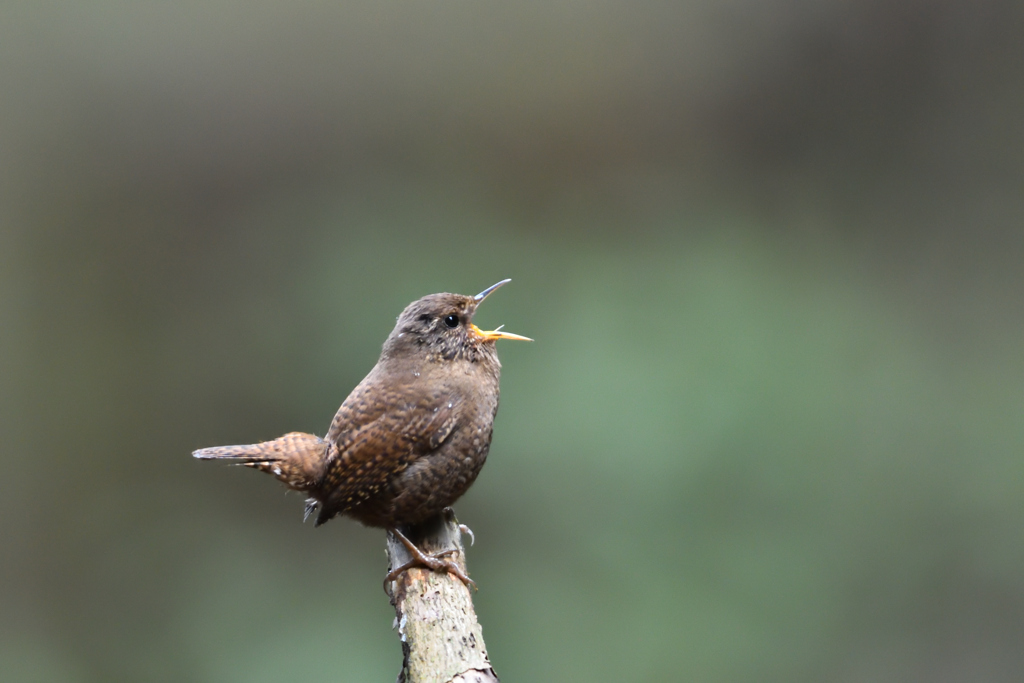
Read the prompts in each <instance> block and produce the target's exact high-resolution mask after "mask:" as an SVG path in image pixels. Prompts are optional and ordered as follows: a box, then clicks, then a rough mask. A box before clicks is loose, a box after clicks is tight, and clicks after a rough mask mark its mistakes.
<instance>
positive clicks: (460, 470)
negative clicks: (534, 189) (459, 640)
mask: <svg viewBox="0 0 1024 683" xmlns="http://www.w3.org/2000/svg"><path fill="white" fill-rule="evenodd" d="M507 282H509V280H502V281H501V282H499V283H497V284H495V285H492V286H490V287H488V288H487V289H485V290H484V291H482V292H480V293H479V294H477V295H476V296H463V295H461V294H431V295H429V296H425V297H423V298H422V299H420V300H419V301H414V302H413V303H411V304H409V305H408V306H407V307H406V309H405V310H404V311H402V314H401V315H400V316H398V323H397V324H396V325H395V329H394V330H392V332H391V334H390V335H388V338H387V340H386V341H385V342H384V349H383V351H382V352H381V354H380V359H379V360H378V361H377V364H376V365H375V366H374V367H373V370H371V371H370V374H368V375H367V376H366V378H365V379H363V381H362V382H360V383H359V385H358V386H357V387H356V388H355V389H353V390H352V393H351V394H349V396H348V398H346V399H345V402H344V403H342V404H341V408H339V409H338V413H337V414H336V415H335V416H334V420H333V421H332V422H331V427H330V429H329V430H328V432H327V436H326V437H324V438H322V439H321V438H320V437H318V436H315V435H313V434H304V433H301V432H291V433H290V434H285V435H284V436H282V437H279V438H277V439H274V440H273V441H266V442H264V443H258V444H252V445H247V446H219V447H216V448H204V449H202V450H198V451H195V452H194V453H193V454H192V455H194V456H195V457H196V458H200V459H202V460H216V459H227V460H234V461H236V462H237V464H242V465H246V466H247V467H253V468H255V469H258V470H260V471H262V472H267V473H268V474H273V475H274V476H275V477H277V478H278V479H279V480H281V481H282V482H284V484H285V485H286V486H287V487H288V488H291V489H295V490H296V491H301V492H303V493H304V494H306V495H307V496H309V498H308V499H307V500H306V517H307V518H308V517H309V515H310V514H311V513H312V512H313V511H315V510H316V511H317V517H316V526H320V525H321V524H323V523H324V522H326V521H328V520H329V519H331V518H333V517H335V516H336V515H339V514H342V515H348V516H349V517H352V518H354V519H356V520H358V521H360V522H362V523H363V524H366V525H368V526H374V527H383V528H385V529H387V530H388V531H390V532H391V533H393V534H394V535H395V537H396V538H398V539H399V540H400V541H401V542H402V543H403V544H404V545H405V546H406V547H407V548H408V549H409V552H410V553H411V554H412V556H413V558H414V561H413V563H410V565H406V566H405V567H400V568H398V569H396V570H395V571H393V572H391V573H390V574H389V575H388V578H387V579H386V580H385V583H387V581H390V580H391V579H392V578H394V576H396V575H397V574H398V573H400V572H402V571H404V570H405V569H407V568H408V567H409V566H411V565H413V564H422V565H425V566H427V567H430V568H431V569H434V570H441V569H444V570H447V571H450V572H452V573H454V574H456V575H457V576H458V577H459V578H460V579H462V580H463V582H466V583H467V584H468V583H472V582H471V581H470V579H469V578H468V577H467V576H466V575H465V574H464V573H463V572H462V571H461V570H460V569H459V568H458V567H457V565H455V564H454V563H453V562H451V561H450V560H446V559H444V558H443V557H441V556H430V555H426V554H425V553H423V552H422V551H420V550H419V549H418V548H417V547H416V546H415V545H414V544H413V543H412V542H411V541H409V539H408V538H406V536H405V535H404V534H403V533H402V532H401V531H400V530H399V528H398V527H400V526H404V525H410V524H416V523H418V522H421V521H423V520H425V519H427V518H429V517H431V516H433V515H435V514H437V513H439V512H441V511H442V510H443V509H444V508H446V507H448V506H450V505H451V504H452V503H454V502H455V501H456V500H458V499H459V497H460V496H462V494H463V493H465V492H466V490H467V489H468V488H469V487H470V485H471V484H472V483H473V481H474V480H475V479H476V477H477V475H478V474H479V473H480V469H481V468H482V467H483V465H484V461H485V460H486V459H487V452H488V450H489V449H490V446H491V432H492V429H493V425H494V416H495V414H496V413H497V412H498V378H499V375H500V372H501V363H499V362H498V354H497V352H496V350H495V344H494V342H495V341H497V340H498V339H521V340H524V341H532V340H531V339H529V338H527V337H521V336H519V335H517V334H511V333H509V332H502V331H501V327H499V328H498V329H496V330H493V331H491V332H484V331H481V330H480V328H478V327H477V326H476V325H474V324H473V315H474V313H476V309H477V307H478V306H479V305H480V304H481V303H482V302H483V301H484V299H486V298H487V296H488V295H489V294H490V293H491V292H493V291H494V290H496V289H497V288H498V287H501V286H502V285H504V284H506V283H507Z"/></svg>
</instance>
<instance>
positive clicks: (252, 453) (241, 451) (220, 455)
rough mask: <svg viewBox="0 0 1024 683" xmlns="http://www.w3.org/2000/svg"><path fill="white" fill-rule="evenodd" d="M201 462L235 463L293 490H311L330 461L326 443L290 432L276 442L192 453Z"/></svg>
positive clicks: (309, 436)
mask: <svg viewBox="0 0 1024 683" xmlns="http://www.w3.org/2000/svg"><path fill="white" fill-rule="evenodd" d="M192 456H193V457H195V458H199V459H200V460H233V461H235V462H234V463H233V464H236V465H245V466H246V467H252V468H254V469H257V470H260V471H261V472H266V473H267V474H272V475H274V476H275V477H277V478H278V479H279V480H280V481H282V482H284V484H285V485H286V486H287V487H288V488H291V489H295V490H297V491H307V492H308V491H309V490H310V489H311V488H312V487H313V486H314V485H315V484H316V482H317V480H318V479H319V478H320V475H321V473H322V472H323V467H324V463H325V462H326V461H327V442H326V441H324V440H323V439H321V438H320V437H319V436H315V435H313V434H303V433H302V432H291V433H289V434H285V435H284V436H281V437H278V438H276V439H274V440H273V441H264V442H263V443H256V444H250V445H246V446H216V447H214V448H203V449H202V450H198V451H195V452H193V453H192Z"/></svg>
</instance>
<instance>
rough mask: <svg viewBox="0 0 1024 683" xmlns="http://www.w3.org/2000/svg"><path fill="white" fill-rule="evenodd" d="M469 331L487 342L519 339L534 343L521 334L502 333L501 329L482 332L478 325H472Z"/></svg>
mask: <svg viewBox="0 0 1024 683" xmlns="http://www.w3.org/2000/svg"><path fill="white" fill-rule="evenodd" d="M469 329H471V330H473V331H474V332H476V333H477V334H478V335H479V336H480V337H481V338H483V339H484V340H485V341H494V340H495V339H518V340H519V341H533V340H532V339H530V338H529V337H524V336H522V335H519V334H512V333H511V332H502V331H501V327H499V328H498V329H496V330H490V331H485V330H481V329H480V328H479V327H477V326H476V325H474V324H472V323H470V325H469Z"/></svg>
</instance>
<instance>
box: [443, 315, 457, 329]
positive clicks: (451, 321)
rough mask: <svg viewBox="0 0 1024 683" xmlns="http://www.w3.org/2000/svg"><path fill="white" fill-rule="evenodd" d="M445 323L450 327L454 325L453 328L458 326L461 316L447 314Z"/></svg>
mask: <svg viewBox="0 0 1024 683" xmlns="http://www.w3.org/2000/svg"><path fill="white" fill-rule="evenodd" d="M444 324H445V325H447V326H448V327H452V328H455V327H458V326H459V316H457V315H446V316H445V317H444Z"/></svg>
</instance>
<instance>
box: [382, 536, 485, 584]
mask: <svg viewBox="0 0 1024 683" xmlns="http://www.w3.org/2000/svg"><path fill="white" fill-rule="evenodd" d="M388 531H390V532H391V533H392V534H394V536H395V538H397V539H398V540H399V541H401V542H402V545H404V546H405V549H406V550H408V551H409V554H410V555H412V559H411V560H410V561H408V562H406V563H405V564H403V565H402V566H401V567H398V568H397V569H393V570H391V571H390V572H389V573H388V575H387V576H386V577H384V589H385V591H386V590H387V585H388V584H389V583H391V582H392V581H394V580H395V578H396V577H397V576H398V575H399V574H401V573H402V572H404V571H405V570H407V569H412V568H413V567H427V568H428V569H432V570H433V571H435V572H436V571H441V570H444V571H448V572H451V573H452V574H455V576H457V577H458V578H459V580H460V581H462V583H464V584H465V585H466V586H467V587H469V586H472V587H473V588H476V582H475V581H473V579H471V578H469V577H468V576H466V573H465V572H464V571H462V569H460V568H459V565H457V564H455V563H454V562H452V561H451V560H447V559H444V558H445V557H447V556H448V555H452V554H454V553H457V552H459V551H458V550H457V549H455V548H453V549H451V550H444V551H442V552H439V553H437V554H436V555H427V554H426V553H424V552H423V551H422V550H420V549H419V548H417V547H416V544H415V543H413V542H412V541H410V540H409V539H408V538H406V536H405V534H403V533H402V532H401V531H399V530H398V529H397V528H393V529H388Z"/></svg>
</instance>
